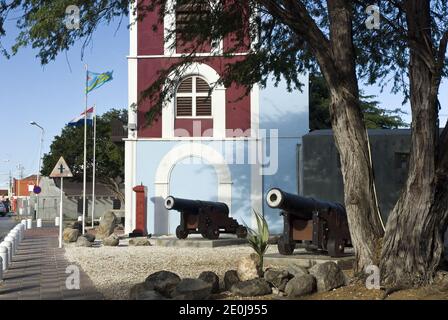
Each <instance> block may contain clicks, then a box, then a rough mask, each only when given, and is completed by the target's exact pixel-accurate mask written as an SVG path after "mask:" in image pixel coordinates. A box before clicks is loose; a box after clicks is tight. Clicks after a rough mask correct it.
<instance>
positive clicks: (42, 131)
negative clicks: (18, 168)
mask: <svg viewBox="0 0 448 320" xmlns="http://www.w3.org/2000/svg"><path fill="white" fill-rule="evenodd" d="M30 125H32V126H36V127H38V128H39V129H40V130H41V134H40V148H39V168H38V169H37V185H38V186H39V184H40V169H41V167H42V147H43V144H44V133H45V129H44V128H43V127H42V126H40V125H39V124H38V123H37V122H36V121H31V122H30ZM38 216H39V195H37V208H36V219H37V217H38Z"/></svg>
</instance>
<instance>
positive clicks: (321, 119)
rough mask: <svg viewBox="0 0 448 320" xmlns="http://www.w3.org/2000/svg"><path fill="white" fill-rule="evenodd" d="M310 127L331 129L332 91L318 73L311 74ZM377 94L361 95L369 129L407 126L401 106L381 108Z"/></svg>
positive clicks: (362, 107)
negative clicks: (393, 108) (390, 108)
mask: <svg viewBox="0 0 448 320" xmlns="http://www.w3.org/2000/svg"><path fill="white" fill-rule="evenodd" d="M309 91H310V129H311V130H320V129H331V119H330V111H329V105H330V92H329V90H328V87H327V84H326V83H325V79H324V78H323V77H322V75H320V74H317V73H312V74H310V89H309ZM375 98H376V97H375V96H363V95H361V101H360V106H361V110H362V112H363V115H364V121H365V124H366V127H367V129H397V128H403V127H407V126H408V124H407V123H405V122H404V120H403V119H402V118H401V114H403V113H404V112H403V111H401V110H400V109H399V108H397V109H395V110H388V109H384V108H381V107H380V106H379V102H378V101H376V100H374V99H375Z"/></svg>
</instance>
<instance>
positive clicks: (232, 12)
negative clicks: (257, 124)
mask: <svg viewBox="0 0 448 320" xmlns="http://www.w3.org/2000/svg"><path fill="white" fill-rule="evenodd" d="M186 2H188V0H178V1H177V3H178V5H183V4H185V3H186ZM190 2H191V1H190ZM194 2H195V3H199V5H200V3H203V2H207V3H208V1H206V0H204V1H194ZM223 3H224V2H223V1H217V2H215V1H214V2H211V4H212V5H211V6H210V12H209V14H198V15H195V17H196V18H195V19H192V20H191V21H190V22H191V23H189V26H187V28H186V30H182V36H183V38H184V39H186V40H188V39H199V40H204V41H208V40H212V41H219V40H221V39H222V38H223V37H225V36H229V35H230V36H231V37H233V38H235V37H234V36H235V35H241V30H242V29H244V30H248V31H249V32H250V34H251V39H252V40H255V39H257V40H258V41H257V42H256V43H255V45H254V46H253V48H252V50H251V51H250V53H249V55H247V56H246V59H241V60H239V59H236V60H235V59H233V60H232V59H231V60H229V61H231V62H229V63H228V64H226V72H225V74H223V78H222V79H221V81H222V82H224V83H225V84H229V83H231V82H233V81H235V82H238V83H241V84H245V85H247V87H248V90H249V89H250V88H251V85H252V84H254V83H259V84H261V85H262V86H263V85H265V84H266V81H267V79H269V78H272V77H273V78H274V79H276V80H280V79H281V78H282V77H283V78H284V79H286V81H287V82H288V84H289V85H290V88H294V87H296V88H300V87H301V84H300V83H299V81H298V79H299V77H298V75H299V74H300V73H301V72H303V71H307V70H312V71H318V70H319V71H320V72H321V73H322V75H323V77H324V79H325V82H326V84H327V86H328V88H329V91H330V103H329V110H330V119H331V124H332V128H333V131H334V133H335V140H336V145H337V148H338V151H339V153H340V155H341V169H342V174H343V180H344V193H345V203H346V206H347V216H348V220H349V224H350V232H351V235H352V240H353V245H354V249H355V254H356V263H355V271H356V272H363V271H364V269H365V267H367V266H369V265H372V264H375V265H378V264H380V263H381V274H382V276H383V277H382V278H383V279H386V280H387V283H390V284H391V285H394V284H402V283H406V284H407V285H421V284H428V283H430V282H431V281H432V279H433V276H434V272H435V270H436V267H437V265H438V263H439V261H440V255H441V252H442V247H443V237H442V236H443V232H444V231H445V229H446V226H447V224H448V181H447V176H448V148H447V147H446V146H447V145H448V126H446V127H445V130H444V133H443V134H442V135H441V136H440V137H439V130H438V127H439V122H438V119H439V117H438V106H439V104H438V100H437V95H438V92H439V86H440V81H441V79H442V78H443V77H446V76H447V61H446V49H447V42H448V30H447V27H446V26H447V25H448V21H447V19H448V4H447V2H446V1H442V0H432V1H429V0H427V1H422V0H400V1H377V3H378V5H379V7H380V13H381V22H380V24H379V26H378V27H379V28H378V29H377V28H376V27H374V28H367V27H366V18H367V17H368V15H367V14H366V8H367V7H368V6H370V5H371V4H372V2H371V1H370V0H365V1H364V0H357V1H350V0H331V1H329V0H328V1H315V0H281V1H272V0H234V1H230V2H227V1H226V5H225V6H224V5H223ZM130 4H136V1H135V0H74V1H72V0H45V1H35V0H11V1H7V0H0V36H1V35H3V34H4V33H5V30H4V28H3V25H4V22H5V21H6V20H7V19H8V15H9V14H11V13H12V12H17V11H20V13H21V15H20V16H19V18H18V19H17V26H18V28H19V31H20V34H19V37H18V38H17V41H16V44H15V45H14V47H13V48H12V50H10V51H9V50H8V49H7V48H3V47H2V46H1V43H0V49H3V52H4V54H5V55H9V54H10V53H15V52H17V50H18V49H20V47H22V46H28V45H29V46H32V47H33V48H37V49H38V57H39V58H40V60H41V62H42V63H44V64H45V63H48V62H49V61H51V60H53V59H54V58H55V57H56V56H57V55H58V54H59V53H61V52H64V51H66V50H68V49H69V48H70V47H71V46H73V44H74V43H75V42H77V41H83V42H84V45H86V44H87V43H88V41H89V40H90V39H91V37H92V34H93V33H94V31H95V30H96V29H97V27H98V26H99V25H100V24H102V23H109V22H110V21H112V20H113V19H114V18H122V17H124V16H126V15H127V14H128V13H129V9H128V8H129V5H130ZM165 4H166V1H165V0H148V1H141V2H140V1H139V2H138V6H137V7H138V19H144V18H145V14H146V13H147V12H149V11H154V10H157V11H158V12H160V14H161V18H162V16H163V15H164V14H165V13H167V12H168V11H172V10H173V9H172V8H168V7H167V6H165ZM69 5H77V6H78V7H79V8H80V13H81V17H80V18H81V19H80V20H81V21H80V22H81V23H80V26H81V28H80V29H70V30H67V28H66V26H65V24H64V20H65V9H66V7H67V6H69ZM159 9H160V10H159ZM174 10H175V9H174ZM254 10H256V11H257V13H258V15H257V17H256V18H255V19H249V18H252V17H253V15H252V14H253V13H254ZM197 12H203V11H202V10H197ZM241 21H250V23H248V24H242V23H241ZM242 25H243V26H244V28H241V26H242ZM168 37H176V30H174V31H173V32H170V34H169V35H168ZM237 38H238V39H239V40H240V41H236V44H235V48H234V50H229V52H228V53H226V55H225V57H229V58H232V57H231V53H232V52H234V51H236V50H237V49H238V46H239V45H245V43H244V42H245V41H244V38H242V37H237ZM200 42H201V41H198V42H197V43H200ZM195 49H197V48H192V53H191V54H189V55H186V56H185V59H183V60H182V61H180V62H179V63H177V64H174V65H173V66H172V68H169V69H168V70H162V72H160V77H159V79H158V80H157V81H155V82H154V84H153V85H152V86H151V88H148V89H147V90H145V92H143V93H142V95H141V99H147V98H149V99H153V98H154V97H156V98H154V100H153V105H154V107H153V108H152V109H151V110H150V112H149V113H148V119H149V120H151V119H153V118H154V117H155V116H157V114H159V113H160V110H161V106H162V103H161V101H163V100H164V99H165V98H168V99H169V98H172V92H173V88H174V87H175V86H176V82H174V81H172V82H171V83H170V81H169V80H167V75H168V74H169V73H171V72H173V71H177V72H178V73H181V71H182V66H183V65H187V64H189V63H191V62H192V61H198V62H205V63H206V62H207V59H206V58H201V57H198V56H196V55H195V52H197V51H199V50H195ZM235 61H236V62H235ZM359 79H362V80H363V81H366V82H367V83H369V84H373V83H380V84H381V85H386V84H388V83H390V81H392V83H393V92H395V93H399V92H402V93H404V95H405V98H408V99H409V100H410V103H411V109H412V124H411V126H412V129H413V130H412V148H411V150H412V152H411V158H410V169H409V175H408V180H407V183H406V186H405V188H404V190H403V192H402V195H401V197H400V200H399V201H398V202H397V205H396V207H395V209H394V211H393V213H392V214H391V216H390V217H389V219H388V222H387V226H386V232H385V236H384V231H383V228H382V225H381V223H380V220H379V219H378V206H377V204H376V200H375V199H376V197H375V192H374V185H373V183H374V177H373V173H372V170H371V163H370V161H369V150H368V143H367V137H366V133H365V132H366V130H365V129H366V125H365V123H364V121H363V116H362V109H361V102H360V101H361V99H360V94H359V87H358V81H359ZM162 87H163V88H166V90H163V92H162V94H160V95H159V92H160V90H161V88H162ZM170 89H171V90H170ZM157 97H158V98H157ZM383 236H384V239H383Z"/></svg>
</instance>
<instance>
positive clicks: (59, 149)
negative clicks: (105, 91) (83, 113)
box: [42, 109, 127, 201]
mask: <svg viewBox="0 0 448 320" xmlns="http://www.w3.org/2000/svg"><path fill="white" fill-rule="evenodd" d="M116 120H118V121H120V122H122V123H124V124H126V123H127V111H126V110H115V109H113V110H111V111H108V112H106V113H105V114H103V115H101V116H98V117H97V143H96V147H97V150H96V164H97V166H96V178H97V181H98V182H100V183H102V184H104V185H106V186H107V187H108V188H109V189H110V190H111V191H112V192H114V193H115V195H116V196H117V197H118V198H119V199H120V200H122V201H124V195H123V192H122V190H121V188H120V184H121V183H122V182H123V181H124V143H114V142H113V141H112V139H111V122H112V121H116ZM61 156H63V157H64V159H65V160H66V161H67V164H68V165H69V166H70V168H71V170H72V172H73V175H74V177H73V180H74V181H83V164H84V128H83V127H82V126H81V127H71V126H66V127H64V128H63V129H62V132H61V134H60V135H58V136H56V137H55V138H54V140H53V142H52V144H51V146H50V152H49V153H47V154H45V155H44V157H43V166H42V175H45V176H48V175H50V173H51V171H52V170H53V168H54V165H55V164H56V163H57V161H58V160H59V158H60V157H61ZM87 159H88V161H87V178H88V180H89V181H92V172H93V170H92V169H93V162H92V159H93V128H92V127H89V129H88V134H87Z"/></svg>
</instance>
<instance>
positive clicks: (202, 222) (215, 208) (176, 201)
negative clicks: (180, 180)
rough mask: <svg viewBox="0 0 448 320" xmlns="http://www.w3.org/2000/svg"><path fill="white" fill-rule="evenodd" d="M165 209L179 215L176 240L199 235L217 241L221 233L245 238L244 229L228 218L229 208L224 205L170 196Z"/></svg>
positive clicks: (245, 232)
mask: <svg viewBox="0 0 448 320" xmlns="http://www.w3.org/2000/svg"><path fill="white" fill-rule="evenodd" d="M165 208H166V209H167V210H176V211H179V212H180V214H181V215H180V225H179V226H178V227H177V228H176V237H177V238H178V239H186V238H187V237H188V235H190V234H201V235H202V237H203V238H205V239H209V240H216V239H218V238H219V236H220V234H221V233H230V234H236V235H237V237H238V238H246V236H247V229H246V227H244V226H242V225H240V224H239V223H238V221H236V220H235V219H233V218H231V217H229V207H228V206H227V205H226V204H225V203H222V202H211V201H200V200H189V199H180V198H175V197H172V196H170V197H168V198H166V199H165Z"/></svg>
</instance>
